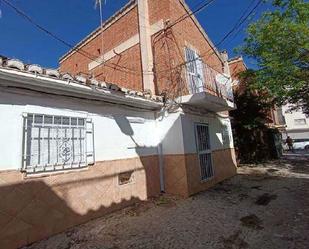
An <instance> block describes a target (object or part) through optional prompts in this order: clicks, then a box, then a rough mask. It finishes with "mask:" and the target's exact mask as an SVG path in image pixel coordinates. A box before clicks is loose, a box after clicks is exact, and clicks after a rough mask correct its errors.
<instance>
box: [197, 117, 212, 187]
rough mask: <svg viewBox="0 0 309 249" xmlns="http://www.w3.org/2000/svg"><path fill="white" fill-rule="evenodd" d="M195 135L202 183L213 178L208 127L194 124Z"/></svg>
mask: <svg viewBox="0 0 309 249" xmlns="http://www.w3.org/2000/svg"><path fill="white" fill-rule="evenodd" d="M195 134H196V147H197V154H198V157H199V162H200V168H201V180H203V181H204V180H208V179H209V178H212V177H213V176H214V171H213V167H212V158H211V147H210V139H209V128H208V125H207V124H200V123H198V124H196V125H195Z"/></svg>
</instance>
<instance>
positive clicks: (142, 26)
mask: <svg viewBox="0 0 309 249" xmlns="http://www.w3.org/2000/svg"><path fill="white" fill-rule="evenodd" d="M137 4H138V5H137V6H138V23H139V24H138V25H139V38H140V49H141V58H142V70H143V90H144V91H150V92H151V93H152V94H155V87H154V73H153V54H152V46H151V35H150V34H151V33H150V24H149V8H148V0H137Z"/></svg>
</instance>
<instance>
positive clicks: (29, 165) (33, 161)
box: [23, 114, 94, 173]
mask: <svg viewBox="0 0 309 249" xmlns="http://www.w3.org/2000/svg"><path fill="white" fill-rule="evenodd" d="M89 123H90V124H91V125H89ZM93 156H94V153H93V126H92V122H91V120H87V119H85V118H77V117H65V116H51V115H43V114H27V115H26V116H25V117H24V152H23V169H24V170H25V171H26V172H27V173H36V172H49V171H57V170H66V169H73V168H81V167H85V166H87V165H88V164H90V163H92V162H93Z"/></svg>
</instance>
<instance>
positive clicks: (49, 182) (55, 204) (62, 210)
mask: <svg viewBox="0 0 309 249" xmlns="http://www.w3.org/2000/svg"><path fill="white" fill-rule="evenodd" d="M125 172H131V173H132V174H131V178H130V181H129V182H128V183H126V184H123V185H121V184H120V183H119V180H120V179H119V174H120V175H121V173H125ZM159 193H160V179H159V166H158V157H157V156H146V157H141V158H132V159H125V160H115V161H104V162H99V163H96V164H95V165H94V166H91V167H89V168H88V169H85V170H81V171H70V172H65V173H57V174H53V175H48V176H46V175H45V176H42V177H27V178H25V176H24V174H22V173H21V172H19V171H0V196H1V202H0V231H1V233H0V248H5V249H10V248H17V247H20V246H23V245H26V244H29V243H32V242H34V241H37V240H40V239H44V238H46V237H48V236H50V235H53V234H56V233H59V232H62V231H64V230H65V229H67V228H70V227H72V226H75V225H78V224H81V223H84V222H86V221H89V220H91V219H93V218H96V217H100V216H102V215H104V214H106V213H109V212H112V211H114V210H117V209H120V208H123V207H125V206H128V205H130V204H132V203H134V202H137V201H141V200H146V199H147V198H148V197H150V196H156V195H158V194H159Z"/></svg>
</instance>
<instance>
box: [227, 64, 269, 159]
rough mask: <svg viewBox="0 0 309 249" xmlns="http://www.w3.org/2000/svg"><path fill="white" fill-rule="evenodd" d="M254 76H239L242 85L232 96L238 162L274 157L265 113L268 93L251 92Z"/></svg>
mask: <svg viewBox="0 0 309 249" xmlns="http://www.w3.org/2000/svg"><path fill="white" fill-rule="evenodd" d="M255 80H256V75H255V73H254V72H253V71H250V70H249V71H247V72H244V73H243V74H242V75H241V81H240V82H241V85H240V87H239V90H237V91H236V92H235V94H234V100H235V104H236V105H237V109H236V110H234V111H232V112H230V115H231V117H232V126H233V133H234V138H235V147H236V148H237V152H238V158H239V159H240V162H241V163H257V162H261V161H264V160H268V159H271V158H274V155H273V154H272V152H273V148H272V147H273V143H274V140H273V138H272V137H270V136H271V134H270V129H269V128H268V127H267V125H266V124H267V123H270V122H271V120H268V114H269V111H270V110H271V108H272V106H273V103H272V102H270V101H269V100H270V98H269V96H268V95H267V94H263V93H261V92H258V91H256V90H252V85H251V84H252V82H255Z"/></svg>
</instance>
